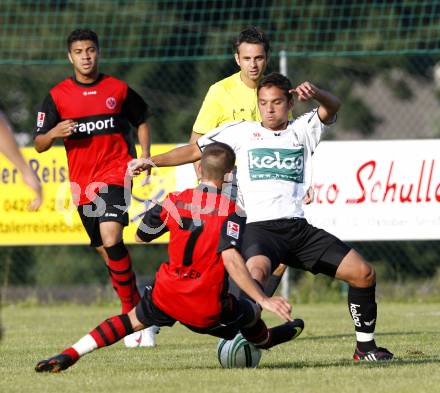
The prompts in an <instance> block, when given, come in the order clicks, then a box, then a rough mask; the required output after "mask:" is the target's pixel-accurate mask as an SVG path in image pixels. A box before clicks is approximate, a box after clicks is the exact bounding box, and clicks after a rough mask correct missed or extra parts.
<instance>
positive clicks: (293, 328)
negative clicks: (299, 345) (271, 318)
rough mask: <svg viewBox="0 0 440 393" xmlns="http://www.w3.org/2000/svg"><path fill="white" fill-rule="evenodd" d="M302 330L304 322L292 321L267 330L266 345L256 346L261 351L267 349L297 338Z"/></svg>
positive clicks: (300, 320) (299, 320)
mask: <svg viewBox="0 0 440 393" xmlns="http://www.w3.org/2000/svg"><path fill="white" fill-rule="evenodd" d="M303 330H304V321H303V320H302V319H294V320H293V321H289V322H286V323H283V324H282V325H279V326H275V327H273V328H270V329H269V340H268V342H267V343H266V344H263V345H258V347H259V348H261V349H269V348H272V347H274V346H275V345H279V344H283V343H285V342H288V341H292V340H294V339H295V338H297V337H298V336H299V335H300V334H301V333H302V331H303Z"/></svg>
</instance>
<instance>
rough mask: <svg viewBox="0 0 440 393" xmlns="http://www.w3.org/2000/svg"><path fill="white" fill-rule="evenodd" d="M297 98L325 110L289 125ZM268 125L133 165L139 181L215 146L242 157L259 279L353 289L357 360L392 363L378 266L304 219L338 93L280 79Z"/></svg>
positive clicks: (266, 114)
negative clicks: (381, 315) (381, 343)
mask: <svg viewBox="0 0 440 393" xmlns="http://www.w3.org/2000/svg"><path fill="white" fill-rule="evenodd" d="M291 91H294V92H295V93H296V94H297V96H298V99H299V100H300V101H308V100H312V99H314V100H316V101H317V102H318V103H319V107H318V108H317V109H314V110H312V111H311V112H308V113H306V114H305V115H303V116H301V117H299V118H297V119H295V120H293V121H289V120H288V114H289V111H290V110H291V109H292V107H293V97H292V94H291ZM257 92H258V105H259V109H260V113H261V117H262V123H260V122H247V121H242V122H237V123H230V124H228V125H224V126H221V127H218V128H216V129H214V130H213V131H211V132H209V133H207V134H206V135H204V136H202V137H201V138H200V139H199V140H198V141H197V144H190V145H186V146H183V147H180V148H177V149H174V150H172V151H171V152H168V153H165V154H161V155H158V156H155V157H152V158H151V159H150V160H143V159H137V160H133V161H132V162H131V163H129V169H130V171H131V174H133V175H136V174H139V173H140V172H142V171H144V170H147V169H149V167H150V166H151V165H155V166H158V167H161V166H174V165H180V164H184V163H189V162H194V161H196V160H198V159H200V155H201V150H203V149H204V148H205V147H206V146H209V144H210V143H213V142H223V143H226V144H228V145H229V146H231V147H232V148H233V149H234V151H235V153H236V154H237V181H238V186H239V199H240V198H241V199H242V203H243V204H244V205H243V206H244V207H245V209H246V215H247V225H246V232H245V234H244V236H243V245H242V248H241V253H242V255H243V256H244V257H245V259H246V260H247V266H248V269H249V271H250V273H251V275H252V277H253V278H254V279H256V280H257V281H258V282H259V283H260V284H261V285H264V284H265V282H266V281H267V278H268V277H269V275H270V273H271V271H273V270H274V269H275V268H276V267H277V264H278V263H279V261H283V262H284V263H285V264H287V265H289V266H292V267H295V268H298V269H302V270H307V271H310V272H312V273H313V274H317V273H322V274H325V275H327V276H330V277H334V278H337V279H339V280H343V281H345V282H347V283H348V284H349V290H348V308H349V311H350V314H351V317H352V319H353V321H354V324H355V331H356V349H355V352H354V355H353V358H354V360H356V361H358V360H367V361H378V360H390V359H392V357H393V354H392V353H391V352H389V351H388V350H387V349H385V348H380V347H377V345H376V342H375V340H374V331H375V326H376V318H377V306H376V301H375V288H376V275H375V271H374V268H373V266H371V265H370V264H369V263H367V262H366V261H365V260H364V258H363V257H362V256H361V255H359V254H358V253H357V252H356V251H355V250H354V249H352V248H350V247H349V246H348V245H346V244H345V243H343V242H342V241H341V240H339V239H338V238H336V237H335V236H333V235H331V234H330V233H328V232H326V231H324V230H322V229H318V228H315V227H313V226H312V225H310V224H309V223H308V222H307V220H306V219H305V218H304V212H303V209H302V199H303V197H304V195H305V192H306V191H307V189H308V188H309V187H310V183H311V171H312V168H311V157H312V154H313V153H314V151H315V148H316V147H317V145H318V143H319V141H320V139H321V136H322V134H323V133H324V131H325V130H326V128H327V125H329V124H331V123H333V122H334V121H335V119H336V113H337V111H338V109H339V106H340V101H339V99H338V98H337V97H335V96H334V95H332V94H331V93H329V92H327V91H325V90H323V89H319V88H318V87H316V86H314V85H313V84H312V83H309V82H304V83H302V84H300V85H299V86H298V87H296V89H294V90H293V89H292V85H291V83H290V81H289V79H287V78H286V77H284V76H282V75H281V74H278V73H272V74H269V75H267V76H266V77H264V78H263V79H262V80H261V81H260V82H259V84H258V88H257Z"/></svg>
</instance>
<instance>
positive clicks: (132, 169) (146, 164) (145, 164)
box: [127, 158, 153, 176]
mask: <svg viewBox="0 0 440 393" xmlns="http://www.w3.org/2000/svg"><path fill="white" fill-rule="evenodd" d="M152 166H153V161H151V159H149V158H135V159H133V160H131V161H130V162H129V163H128V164H127V169H128V174H129V175H130V176H137V175H140V174H141V173H142V172H144V171H146V170H149V169H150V168H151V167H152Z"/></svg>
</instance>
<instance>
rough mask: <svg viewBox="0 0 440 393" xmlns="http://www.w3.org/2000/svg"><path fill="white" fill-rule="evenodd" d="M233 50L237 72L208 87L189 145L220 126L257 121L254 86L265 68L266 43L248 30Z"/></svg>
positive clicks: (262, 36) (260, 35)
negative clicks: (235, 122)
mask: <svg viewBox="0 0 440 393" xmlns="http://www.w3.org/2000/svg"><path fill="white" fill-rule="evenodd" d="M234 47H235V55H234V56H235V61H236V63H237V65H238V66H239V67H240V71H239V72H237V73H235V74H233V75H231V76H229V77H227V78H225V79H222V80H221V81H219V82H217V83H214V84H213V85H211V87H210V88H209V90H208V93H207V94H206V97H205V100H204V101H203V105H202V107H201V108H200V111H199V114H198V116H197V119H196V122H195V123H194V127H193V132H192V135H191V139H190V142H192V143H195V142H196V141H197V139H199V138H200V136H201V135H203V134H205V133H207V132H208V131H211V130H212V129H214V128H216V127H218V126H220V125H222V124H224V123H229V122H234V121H240V120H247V121H259V120H261V117H260V112H259V110H258V104H257V85H258V82H259V80H260V79H261V78H262V76H263V74H264V71H265V69H266V65H267V61H268V57H269V52H270V45H269V40H268V39H267V37H266V35H265V34H264V33H263V32H262V31H260V30H259V29H257V28H256V27H250V28H248V29H246V30H243V31H242V32H241V33H240V34H239V35H238V37H237V39H236V40H235V43H234Z"/></svg>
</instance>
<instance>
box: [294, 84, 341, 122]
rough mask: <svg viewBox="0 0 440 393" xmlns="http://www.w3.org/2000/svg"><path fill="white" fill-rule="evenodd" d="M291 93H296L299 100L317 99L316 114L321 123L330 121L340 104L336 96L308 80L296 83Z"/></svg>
mask: <svg viewBox="0 0 440 393" xmlns="http://www.w3.org/2000/svg"><path fill="white" fill-rule="evenodd" d="M293 93H295V94H296V95H297V97H298V100H299V101H309V100H311V99H314V100H316V101H318V102H319V109H318V115H319V118H320V119H321V121H322V122H323V123H329V122H332V121H333V120H334V117H335V115H336V113H337V112H338V110H339V108H340V106H341V101H340V100H339V98H338V97H336V96H335V95H333V94H332V93H330V92H328V91H326V90H324V89H320V88H319V87H317V86H315V85H314V84H312V83H310V82H308V81H306V82H303V83H301V84H300V85H298V86H297V87H296V88H295V89H294V91H293Z"/></svg>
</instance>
